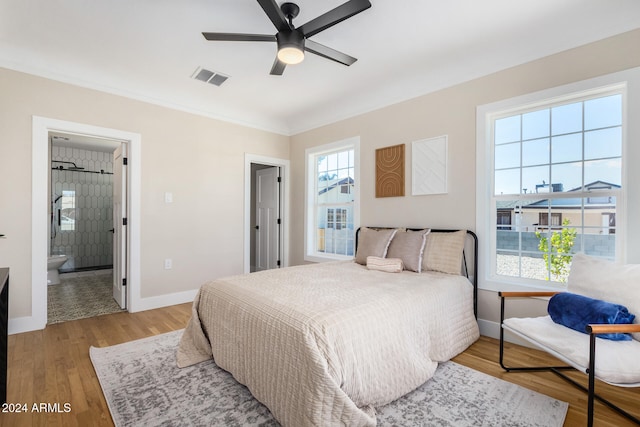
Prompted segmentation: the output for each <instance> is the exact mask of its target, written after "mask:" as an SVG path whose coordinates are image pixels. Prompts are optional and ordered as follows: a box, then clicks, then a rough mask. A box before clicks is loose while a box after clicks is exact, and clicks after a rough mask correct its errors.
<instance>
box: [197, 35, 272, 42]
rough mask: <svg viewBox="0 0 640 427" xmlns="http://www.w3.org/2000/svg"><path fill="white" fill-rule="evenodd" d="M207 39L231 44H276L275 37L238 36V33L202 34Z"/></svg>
mask: <svg viewBox="0 0 640 427" xmlns="http://www.w3.org/2000/svg"><path fill="white" fill-rule="evenodd" d="M202 35H203V36H204V38H205V39H207V40H211V41H230V42H274V41H276V36H275V35H267V34H237V33H202Z"/></svg>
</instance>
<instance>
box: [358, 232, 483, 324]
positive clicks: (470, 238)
mask: <svg viewBox="0 0 640 427" xmlns="http://www.w3.org/2000/svg"><path fill="white" fill-rule="evenodd" d="M367 228H373V229H375V230H384V229H392V228H398V227H367ZM403 228H405V229H406V230H411V231H419V230H424V229H425V227H422V228H409V227H403ZM431 231H432V232H434V233H454V232H456V231H460V230H455V229H437V228H432V229H431ZM466 231H467V241H466V242H465V249H464V250H463V251H462V266H461V269H462V271H463V272H464V275H465V276H466V277H467V279H469V281H470V282H471V284H472V285H473V314H474V315H475V316H476V318H478V236H476V233H474V232H473V231H471V230H466ZM359 235H360V228H358V230H357V231H356V251H357V250H358V237H359ZM467 242H471V246H472V248H473V257H471V259H472V260H473V265H472V268H469V260H468V259H467V246H468V245H467ZM469 273H471V277H470V276H469Z"/></svg>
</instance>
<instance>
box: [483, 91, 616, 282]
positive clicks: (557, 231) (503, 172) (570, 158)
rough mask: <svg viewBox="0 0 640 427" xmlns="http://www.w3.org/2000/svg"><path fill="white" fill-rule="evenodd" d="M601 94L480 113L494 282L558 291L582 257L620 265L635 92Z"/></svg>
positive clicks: (488, 264)
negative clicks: (628, 100)
mask: <svg viewBox="0 0 640 427" xmlns="http://www.w3.org/2000/svg"><path fill="white" fill-rule="evenodd" d="M585 85H586V86H588V85H587V84H586V82H585ZM593 87H594V88H597V89H591V88H589V87H586V88H585V90H584V91H582V92H572V93H562V94H560V95H558V94H557V93H554V94H553V95H552V96H549V94H550V93H552V92H558V91H559V92H562V90H563V89H562V88H558V89H555V90H551V91H547V93H546V94H545V93H541V94H532V95H528V96H525V97H521V98H520V99H524V100H526V101H527V102H522V103H518V99H515V100H507V101H504V102H501V103H496V104H493V105H491V106H483V107H480V108H479V111H478V112H479V114H478V120H479V122H478V132H479V134H478V152H479V153H481V154H480V155H479V158H478V177H477V178H478V201H479V205H478V209H477V211H478V213H477V215H478V229H479V230H480V229H482V230H484V233H485V236H484V237H485V239H486V243H485V245H484V248H483V249H485V250H486V251H487V252H486V253H487V255H486V258H485V259H484V261H483V263H484V264H485V268H486V271H487V275H486V283H491V282H502V281H505V282H509V283H522V284H536V283H539V284H540V285H545V282H546V285H549V284H551V285H552V286H556V287H558V286H562V283H564V282H566V280H567V277H568V273H569V269H570V265H571V259H572V255H573V254H575V253H577V252H583V253H586V254H588V255H592V256H598V257H603V258H607V259H616V258H619V255H620V254H619V252H620V251H621V248H622V247H623V245H622V244H621V237H622V236H621V235H622V234H623V233H622V232H621V230H622V228H623V224H622V223H621V221H620V218H621V216H622V215H623V212H622V211H621V208H622V206H624V205H623V203H622V200H623V199H624V197H625V194H626V188H625V187H624V186H623V179H622V177H623V164H624V158H623V152H624V149H623V146H624V140H623V135H625V127H626V124H625V120H624V117H625V114H624V105H625V96H626V86H625V84H614V85H611V84H610V85H609V86H605V85H602V84H601V83H600V84H598V85H597V86H593ZM538 95H539V96H540V98H539V99H536V98H538ZM545 95H547V97H545ZM486 170H490V173H489V174H487V173H486V172H485V171H486ZM616 219H617V220H616ZM481 284H482V278H481ZM487 287H488V288H490V287H491V286H490V285H489V286H487ZM497 289H499V288H498V287H497Z"/></svg>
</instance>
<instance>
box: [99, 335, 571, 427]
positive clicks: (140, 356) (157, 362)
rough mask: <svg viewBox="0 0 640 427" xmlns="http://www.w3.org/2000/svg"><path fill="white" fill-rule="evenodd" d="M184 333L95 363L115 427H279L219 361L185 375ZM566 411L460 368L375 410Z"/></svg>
mask: <svg viewBox="0 0 640 427" xmlns="http://www.w3.org/2000/svg"><path fill="white" fill-rule="evenodd" d="M181 334H182V331H181V330H180V331H174V332H169V333H166V334H162V335H156V336H153V337H149V338H144V339H141V340H137V341H132V342H128V343H124V344H119V345H115V346H111V347H104V348H96V347H91V349H90V356H91V361H92V362H93V366H94V368H95V370H96V373H97V375H98V379H99V381H100V385H101V386H102V390H103V392H104V395H105V398H106V400H107V404H108V405H109V410H110V411H111V416H112V418H113V422H114V424H115V425H116V426H117V427H123V426H176V425H180V426H225V427H226V426H238V427H239V426H261V427H267V426H279V424H278V422H277V421H275V420H274V419H273V417H272V416H271V413H270V412H269V410H268V409H267V408H266V407H265V406H264V405H262V404H261V403H260V402H258V401H257V400H255V399H254V398H253V396H252V395H251V393H250V392H249V390H248V389H247V388H246V387H244V386H243V385H241V384H239V383H238V382H236V381H235V379H234V378H233V377H232V376H231V375H230V374H229V373H227V372H225V371H224V370H222V369H220V368H219V367H217V366H216V365H215V363H213V361H206V362H203V363H200V364H197V365H195V366H191V367H188V368H184V369H180V368H178V367H177V366H176V362H175V357H176V356H175V354H176V349H177V345H178V341H179V340H180V336H181ZM567 408H568V404H567V403H565V402H561V401H559V400H556V399H552V398H550V397H548V396H545V395H543V394H540V393H536V392H534V391H531V390H528V389H526V388H523V387H520V386H518V385H515V384H511V383H509V382H506V381H503V380H500V379H498V378H494V377H492V376H489V375H486V374H483V373H481V372H478V371H475V370H473V369H470V368H467V367H465V366H462V365H459V364H457V363H454V362H446V363H442V364H440V366H439V367H438V369H437V370H436V373H435V375H434V376H433V378H431V379H430V380H429V381H427V382H426V383H425V384H423V385H422V386H420V387H419V388H418V389H416V390H415V391H413V392H411V393H409V394H408V395H406V396H403V397H401V398H400V399H398V400H396V401H394V402H392V403H390V404H388V405H386V406H383V407H380V408H377V418H378V425H379V426H438V427H442V426H452V427H463V426H474V427H476V426H513V427H515V426H521V427H534V426H536V427H537V426H540V427H553V426H562V425H563V423H564V419H565V416H566V413H567Z"/></svg>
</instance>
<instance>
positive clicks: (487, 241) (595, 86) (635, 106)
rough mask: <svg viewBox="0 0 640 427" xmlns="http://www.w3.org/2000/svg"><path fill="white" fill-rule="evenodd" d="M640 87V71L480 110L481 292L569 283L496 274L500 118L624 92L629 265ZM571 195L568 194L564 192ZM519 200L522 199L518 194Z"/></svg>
mask: <svg viewBox="0 0 640 427" xmlns="http://www.w3.org/2000/svg"><path fill="white" fill-rule="evenodd" d="M630 85H631V86H632V87H633V88H639V87H640V68H635V69H631V70H627V71H621V72H618V73H613V74H608V75H605V76H601V77H597V78H593V79H589V80H585V81H581V82H576V83H572V84H568V85H565V86H560V87H556V88H551V89H548V90H543V91H540V92H535V93H532V94H527V95H522V96H518V97H515V98H511V99H507V100H503V101H498V102H495V103H491V104H486V105H481V106H478V107H477V109H476V201H477V203H476V233H477V234H478V238H479V242H480V243H479V245H480V250H479V253H478V263H479V267H480V271H481V274H480V275H479V277H478V283H479V287H480V289H484V290H490V291H501V290H508V289H516V290H521V289H540V288H543V289H551V290H558V289H559V288H563V287H564V284H561V283H556V282H542V281H539V280H533V279H525V278H518V277H507V276H498V275H497V274H496V262H495V256H496V232H495V231H496V227H497V218H496V215H497V213H496V209H494V208H493V207H492V198H493V192H494V186H493V180H494V157H493V135H492V128H493V126H492V123H493V120H495V119H496V118H498V117H500V116H501V117H504V116H505V115H506V114H508V113H509V112H510V111H513V114H517V113H520V112H522V111H523V110H525V109H527V108H528V109H531V110H534V109H538V108H544V107H545V106H546V105H548V104H553V103H559V102H570V101H571V100H572V99H580V98H584V97H586V96H590V95H594V96H597V95H599V94H605V93H607V92H610V91H613V90H619V91H620V93H621V94H622V123H623V134H622V180H621V183H622V191H621V194H620V195H619V199H617V203H616V261H618V262H625V261H626V253H627V245H628V243H629V242H628V241H627V240H626V239H625V234H626V233H625V230H626V229H627V222H626V218H627V202H626V201H627V198H628V197H627V196H628V193H629V190H630V189H629V185H628V182H629V181H628V179H627V177H628V174H629V171H628V168H627V164H628V162H629V156H628V155H627V153H628V151H629V150H628V147H627V141H632V140H634V141H638V140H639V139H638V138H639V137H640V127H639V126H635V125H634V124H632V123H631V122H630V121H629V118H632V117H637V116H638V114H639V113H640V99H636V97H637V98H640V93H637V91H636V92H635V93H633V94H634V97H633V99H632V100H630V99H629V86H630ZM564 194H565V195H566V193H564ZM516 197H517V196H516Z"/></svg>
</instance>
